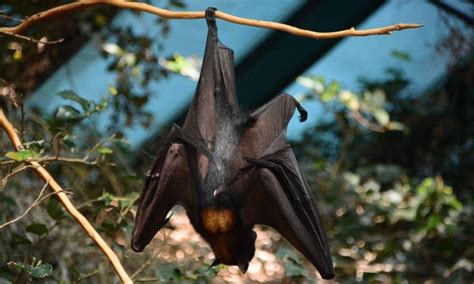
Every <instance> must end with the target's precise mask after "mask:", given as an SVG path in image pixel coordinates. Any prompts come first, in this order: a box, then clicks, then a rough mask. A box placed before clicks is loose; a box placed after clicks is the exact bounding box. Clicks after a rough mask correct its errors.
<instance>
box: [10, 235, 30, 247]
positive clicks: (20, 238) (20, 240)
mask: <svg viewBox="0 0 474 284" xmlns="http://www.w3.org/2000/svg"><path fill="white" fill-rule="evenodd" d="M12 241H13V243H15V244H17V245H28V244H31V242H30V240H28V239H27V238H25V237H23V236H22V235H20V234H18V233H13V234H12Z"/></svg>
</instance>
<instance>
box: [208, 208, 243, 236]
mask: <svg viewBox="0 0 474 284" xmlns="http://www.w3.org/2000/svg"><path fill="white" fill-rule="evenodd" d="M201 217H202V223H203V224H204V227H205V228H206V230H208V231H209V232H210V233H212V234H217V233H226V232H228V231H230V230H231V229H232V227H234V223H235V219H234V213H233V212H232V210H230V209H219V210H216V209H212V208H205V209H204V210H203V211H202V213H201Z"/></svg>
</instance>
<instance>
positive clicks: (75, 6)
mask: <svg viewBox="0 0 474 284" xmlns="http://www.w3.org/2000/svg"><path fill="white" fill-rule="evenodd" d="M97 5H111V6H115V7H118V8H121V9H130V10H135V11H142V12H146V13H150V14H153V15H157V16H160V17H162V18H166V19H186V20H189V19H202V18H205V12H204V11H190V12H177V11H170V10H166V9H161V8H158V7H155V6H152V5H149V4H146V3H137V2H129V1H124V0H79V1H78V2H74V3H69V4H65V5H61V6H57V7H54V8H52V9H49V10H46V11H43V12H39V13H37V14H34V15H33V16H31V17H28V18H26V19H25V20H24V21H23V22H21V23H20V24H18V25H16V26H13V27H0V33H3V34H6V35H12V34H15V35H19V34H21V33H23V32H24V31H26V30H27V29H29V28H30V27H31V26H32V25H33V24H34V23H37V22H39V21H43V20H45V19H48V18H51V17H55V16H59V15H63V14H65V13H69V12H74V11H78V10H82V9H85V8H89V7H93V6H97ZM215 16H216V18H219V19H222V20H224V21H228V22H232V23H235V24H239V25H246V26H253V27H260V28H267V29H273V30H278V31H282V32H287V33H290V34H293V35H296V36H301V37H307V38H313V39H331V38H341V37H346V36H368V35H384V34H390V33H391V32H393V31H400V30H405V29H413V28H419V27H422V25H419V24H404V23H400V24H396V25H391V26H385V27H380V28H374V29H366V30H356V29H355V28H353V27H352V28H349V29H345V30H341V31H335V32H315V31H310V30H305V29H300V28H297V27H293V26H290V25H287V24H282V23H276V22H270V21H260V20H254V19H248V18H243V17H237V16H234V15H231V14H227V13H224V12H222V11H216V13H215Z"/></svg>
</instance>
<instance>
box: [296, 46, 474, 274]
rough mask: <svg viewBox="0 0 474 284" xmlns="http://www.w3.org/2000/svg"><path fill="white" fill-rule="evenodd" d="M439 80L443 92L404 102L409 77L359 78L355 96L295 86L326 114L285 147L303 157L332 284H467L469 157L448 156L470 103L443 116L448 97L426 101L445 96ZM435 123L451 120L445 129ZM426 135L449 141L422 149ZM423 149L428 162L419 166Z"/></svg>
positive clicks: (465, 84) (315, 83) (459, 141)
mask: <svg viewBox="0 0 474 284" xmlns="http://www.w3.org/2000/svg"><path fill="white" fill-rule="evenodd" d="M394 56H396V57H399V54H396V55H394ZM470 62H471V65H470V67H469V68H472V61H470ZM462 68H464V69H463V70H470V69H469V68H467V69H466V68H465V67H462ZM455 74H456V73H455ZM461 74H465V73H461ZM461 78H462V77H461ZM464 78H465V79H464V81H463V80H459V79H460V77H457V78H456V77H454V78H452V79H455V80H458V82H459V83H460V84H459V85H457V86H456V87H457V88H460V89H462V88H467V89H468V88H469V84H470V83H469V81H468V79H467V77H464ZM449 80H451V79H449ZM449 80H448V81H447V88H448V89H446V90H445V89H442V90H440V91H439V93H437V92H434V93H427V94H424V95H423V96H407V95H405V94H404V89H405V88H406V87H407V86H408V85H409V79H408V78H405V77H404V76H403V74H402V73H401V72H399V71H398V70H395V69H390V70H388V71H387V78H386V79H383V80H382V81H378V82H377V81H370V80H367V79H363V80H361V90H362V91H361V92H351V91H347V90H343V89H341V88H340V86H339V85H338V84H337V83H335V82H330V83H325V82H324V80H323V78H321V77H306V78H301V79H300V80H299V81H300V83H302V84H304V85H305V86H306V87H307V88H308V91H307V93H306V94H305V95H304V96H303V99H310V100H318V101H319V102H320V103H321V104H322V105H323V107H324V109H325V110H326V112H325V115H324V116H323V118H321V119H320V120H319V121H318V123H317V124H316V126H315V127H314V128H311V129H309V130H308V131H307V132H306V133H305V134H304V137H303V139H302V141H295V143H296V144H297V146H296V147H295V148H296V149H297V151H298V152H299V156H300V157H303V158H306V159H305V162H304V165H303V167H304V168H305V169H306V172H307V174H308V179H309V182H310V183H312V184H313V185H314V186H316V185H318V186H319V191H318V193H317V197H318V198H317V199H319V200H323V202H322V206H321V207H322V208H321V209H322V211H323V212H325V215H326V218H325V219H326V220H325V224H328V230H329V239H331V240H332V242H331V246H332V248H333V254H335V262H336V269H337V272H336V275H337V277H338V278H337V279H339V280H344V279H353V278H356V279H357V280H359V281H361V280H364V281H382V282H387V281H401V280H403V279H410V280H412V281H426V280H428V279H438V280H439V279H444V280H441V281H443V282H450V283H452V282H456V281H468V279H472V277H471V274H470V273H471V272H472V258H473V254H474V252H473V251H472V250H471V249H469V243H471V242H472V237H471V236H472V229H471V225H470V224H472V221H471V220H472V218H473V212H472V210H473V199H472V193H471V190H472V183H470V180H471V177H470V176H471V174H470V173H471V172H472V167H470V166H469V165H472V158H468V156H466V155H467V153H469V152H471V153H472V151H473V150H472V146H471V147H466V148H463V152H462V153H459V152H457V151H452V150H449V149H453V148H457V147H462V145H465V143H466V141H472V139H473V138H474V137H473V136H472V132H471V133H470V134H469V133H467V132H465V131H461V132H459V129H463V128H465V129H469V128H470V126H469V125H467V124H466V121H465V120H464V119H463V116H465V115H472V113H473V107H474V104H473V103H472V100H471V101H470V104H469V105H465V106H464V107H465V112H463V113H459V112H451V108H452V103H453V102H452V101H450V100H449V99H448V100H439V101H437V103H434V102H435V101H436V100H435V99H434V98H436V97H438V96H440V94H445V93H450V92H452V90H450V89H449V87H450V86H451V84H450V81H449ZM468 90H469V89H468ZM471 92H472V91H471ZM455 94H456V96H462V94H459V93H457V92H456V93H455ZM468 94H469V91H467V92H466V93H465V94H464V96H469V95H468ZM359 110H360V116H354V112H355V111H359ZM441 115H442V116H443V118H444V119H450V120H451V122H452V123H451V124H450V126H449V127H446V126H445V124H444V123H443V121H442V120H441V119H439V116H441ZM392 119H397V120H399V121H398V122H395V121H393V120H392ZM420 121H421V122H424V123H420ZM420 124H421V125H420ZM393 125H395V127H393ZM432 125H436V127H434V126H432ZM387 126H388V127H387ZM434 129H437V131H440V130H439V129H443V130H442V132H441V133H442V134H441V135H439V136H438V137H437V140H438V141H443V140H445V139H449V141H450V142H449V143H443V146H441V145H439V146H436V148H435V149H432V148H429V147H426V144H424V141H427V137H426V136H427V135H428V137H430V136H431V135H430V132H431V131H434ZM374 130H375V131H374ZM428 139H429V138H428ZM441 143H442V142H441ZM433 150H435V151H436V152H437V155H436V156H437V157H436V158H431V159H430V161H429V162H428V161H427V160H426V159H425V157H427V156H431V157H433V156H432V154H431V153H432V152H431V151H433ZM413 153H415V154H413ZM456 159H459V160H464V161H465V162H464V163H459V164H458V165H457V167H456V173H453V172H452V168H451V165H450V162H449V161H451V160H456ZM469 159H471V160H469ZM468 161H470V162H468ZM443 177H445V178H443ZM447 180H449V181H447ZM446 183H449V184H452V185H455V187H454V188H453V187H452V186H448V185H447V184H446ZM469 184H470V185H469ZM459 197H462V198H463V199H462V200H461V199H459ZM334 213H335V215H336V216H334ZM335 217H337V218H335ZM468 282H469V281H468Z"/></svg>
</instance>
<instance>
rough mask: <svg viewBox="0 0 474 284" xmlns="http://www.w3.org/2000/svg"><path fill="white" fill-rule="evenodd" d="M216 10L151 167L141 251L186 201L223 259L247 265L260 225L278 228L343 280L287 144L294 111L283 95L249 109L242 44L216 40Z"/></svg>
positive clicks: (137, 246)
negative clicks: (181, 108)
mask: <svg viewBox="0 0 474 284" xmlns="http://www.w3.org/2000/svg"><path fill="white" fill-rule="evenodd" d="M214 12H215V9H214V8H209V9H207V10H206V20H207V24H208V35H207V42H206V48H205V53H204V58H203V65H202V70H201V75H200V78H199V81H198V84H197V89H196V93H195V95H194V97H193V100H192V102H191V105H190V107H189V110H188V113H187V115H186V118H185V121H184V124H183V126H182V127H179V126H177V125H173V127H172V129H171V130H170V132H169V134H168V136H167V138H166V142H165V143H164V144H163V145H162V146H161V147H160V148H159V151H158V154H157V157H156V160H155V161H154V163H153V165H152V167H151V170H150V171H149V172H148V174H147V178H146V181H145V186H144V190H143V192H142V194H141V196H140V199H139V204H138V210H137V215H136V218H135V226H134V229H133V233H132V249H133V250H135V251H137V252H140V251H143V249H144V248H145V247H146V246H147V245H148V243H149V242H150V241H151V240H152V239H153V237H154V236H155V234H156V233H157V232H158V231H159V230H160V228H162V227H163V226H164V225H165V224H166V223H167V221H168V218H167V214H168V212H169V211H170V210H171V208H172V207H173V206H174V205H176V204H180V205H182V206H183V207H184V208H185V209H186V212H187V215H188V218H189V220H190V222H191V224H192V225H193V227H194V229H195V230H196V231H197V232H198V233H199V234H200V235H201V236H202V237H203V238H204V240H206V241H207V242H208V243H209V245H210V247H211V248H212V250H213V253H214V255H215V261H214V262H213V265H215V264H219V263H222V264H226V265H237V266H238V267H239V268H240V270H241V271H242V273H245V272H246V271H247V268H248V265H249V262H250V261H251V259H252V258H253V256H254V252H255V239H256V233H255V232H254V231H253V227H254V225H256V224H263V225H267V226H270V227H272V228H274V229H275V230H277V231H278V232H279V233H280V234H281V235H282V236H283V237H284V238H285V239H286V240H287V241H288V242H289V243H290V244H292V245H293V246H294V247H295V248H296V249H297V250H298V251H300V252H301V253H302V254H303V255H304V256H305V257H306V258H307V259H308V260H309V261H310V262H311V263H312V264H313V265H314V266H315V267H316V268H317V269H318V271H319V273H320V274H321V276H322V277H323V278H325V279H330V278H333V277H334V269H333V265H332V260H331V252H330V249H329V245H328V242H327V237H326V233H325V231H324V228H323V224H322V221H321V218H320V215H319V212H318V209H317V208H316V206H315V203H314V201H313V197H312V196H311V193H310V192H311V190H310V188H309V186H308V183H307V182H306V180H305V178H304V176H303V174H302V173H301V170H300V168H299V166H298V162H297V161H296V158H295V155H294V153H293V151H292V149H291V147H290V146H289V145H287V143H286V128H287V126H288V122H289V120H290V118H291V117H292V115H293V113H294V111H295V109H296V110H298V112H299V113H300V121H304V120H306V118H307V112H306V111H305V109H304V108H303V107H302V106H301V105H300V104H299V103H298V102H297V101H296V100H295V99H294V98H293V97H291V96H289V95H287V94H280V95H279V96H277V97H276V98H274V99H273V100H272V101H270V102H268V103H267V104H265V105H263V106H262V107H260V108H258V109H257V110H255V111H253V112H251V113H245V112H243V111H241V110H240V108H239V105H238V102H237V97H236V90H235V89H236V87H235V75H234V62H233V51H232V50H231V49H229V48H228V47H226V46H224V45H223V44H222V43H221V42H220V41H219V39H218V37H217V26H216V23H215V16H214Z"/></svg>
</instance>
